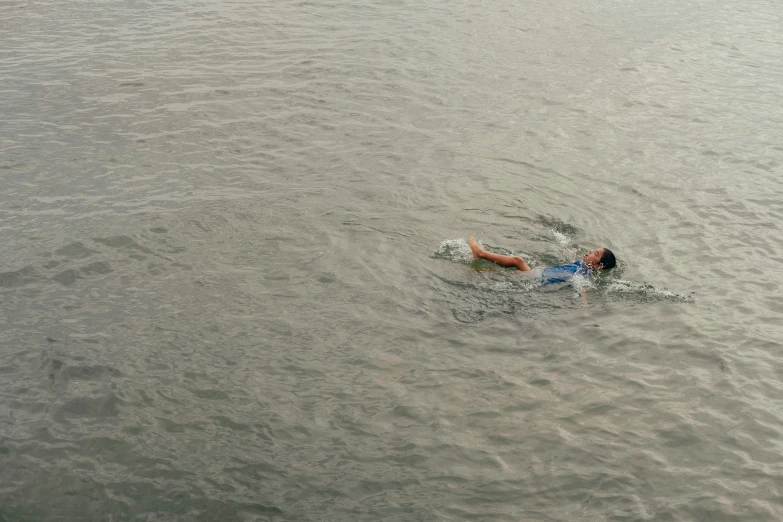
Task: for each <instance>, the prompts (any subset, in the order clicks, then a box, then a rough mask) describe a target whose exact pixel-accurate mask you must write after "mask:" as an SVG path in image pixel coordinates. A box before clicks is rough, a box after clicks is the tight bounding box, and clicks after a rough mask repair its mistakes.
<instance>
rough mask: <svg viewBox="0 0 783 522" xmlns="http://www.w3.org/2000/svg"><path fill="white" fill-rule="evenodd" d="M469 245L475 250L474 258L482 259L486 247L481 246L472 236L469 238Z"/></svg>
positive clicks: (472, 250)
mask: <svg viewBox="0 0 783 522" xmlns="http://www.w3.org/2000/svg"><path fill="white" fill-rule="evenodd" d="M468 246H469V247H470V251H471V252H473V259H481V254H482V252H484V249H483V248H481V247H480V246H479V244H478V243H477V242H476V238H475V237H473V236H470V239H468Z"/></svg>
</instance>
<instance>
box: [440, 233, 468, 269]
mask: <svg viewBox="0 0 783 522" xmlns="http://www.w3.org/2000/svg"><path fill="white" fill-rule="evenodd" d="M435 256H436V257H441V258H445V259H449V260H451V261H459V262H463V263H470V262H471V261H473V253H472V252H471V251H470V247H469V246H468V242H467V241H465V240H464V239H462V238H460V239H444V240H443V241H441V243H440V246H439V247H438V250H437V251H436V252H435Z"/></svg>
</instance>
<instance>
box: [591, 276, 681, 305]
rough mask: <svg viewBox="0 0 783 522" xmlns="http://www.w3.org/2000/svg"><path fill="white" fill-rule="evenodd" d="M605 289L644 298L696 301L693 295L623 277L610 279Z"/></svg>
mask: <svg viewBox="0 0 783 522" xmlns="http://www.w3.org/2000/svg"><path fill="white" fill-rule="evenodd" d="M606 291H607V292H611V293H619V294H623V295H627V296H637V297H642V298H646V299H670V300H675V301H682V302H685V303H693V302H695V301H696V299H695V298H694V297H692V296H689V295H685V294H679V293H677V292H674V291H672V290H669V289H666V288H660V287H657V286H655V285H652V284H649V283H638V282H636V281H626V280H624V279H617V280H615V281H612V282H611V283H610V284H609V286H608V287H607V288H606Z"/></svg>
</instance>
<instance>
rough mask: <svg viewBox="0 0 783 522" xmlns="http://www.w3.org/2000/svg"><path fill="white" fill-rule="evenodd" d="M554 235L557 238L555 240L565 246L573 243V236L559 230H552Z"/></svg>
mask: <svg viewBox="0 0 783 522" xmlns="http://www.w3.org/2000/svg"><path fill="white" fill-rule="evenodd" d="M551 232H552V237H554V238H555V241H557V242H558V243H560V244H561V245H563V246H568V245H570V244H571V238H570V237H568V236H567V235H565V234H563V233H562V232H558V231H557V230H554V229H553V230H552V231H551Z"/></svg>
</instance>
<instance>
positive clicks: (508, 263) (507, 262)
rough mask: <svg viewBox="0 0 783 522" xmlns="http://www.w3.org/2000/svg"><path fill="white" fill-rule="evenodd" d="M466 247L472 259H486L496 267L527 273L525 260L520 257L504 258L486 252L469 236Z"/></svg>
mask: <svg viewBox="0 0 783 522" xmlns="http://www.w3.org/2000/svg"><path fill="white" fill-rule="evenodd" d="M468 245H470V250H471V251H472V252H473V259H486V260H487V261H492V262H493V263H495V264H496V265H500V266H502V267H506V268H508V267H512V266H515V267H517V268H518V269H519V270H521V271H522V272H527V271H528V270H530V267H529V266H528V264H527V263H525V260H524V259H522V258H521V257H517V256H504V255H502V254H493V253H492V252H487V251H486V250H484V249H483V248H481V247H480V246H479V244H478V243H477V242H476V238H474V237H473V236H470V239H469V240H468Z"/></svg>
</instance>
